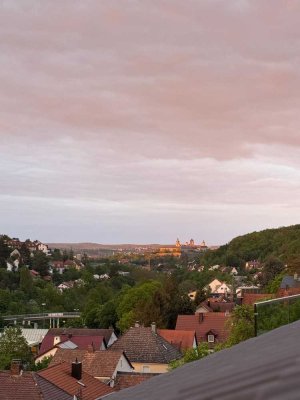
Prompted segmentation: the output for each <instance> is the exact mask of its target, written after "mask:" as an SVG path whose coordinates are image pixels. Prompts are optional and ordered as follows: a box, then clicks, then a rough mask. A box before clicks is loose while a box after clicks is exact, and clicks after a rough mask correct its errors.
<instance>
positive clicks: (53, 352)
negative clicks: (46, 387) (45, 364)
mask: <svg viewBox="0 0 300 400" xmlns="http://www.w3.org/2000/svg"><path fill="white" fill-rule="evenodd" d="M56 352H57V347H54V348H52V349H50V350H49V351H47V353H44V354H41V355H40V356H38V357H37V358H36V359H35V360H34V363H35V364H37V363H38V362H40V361H42V360H43V359H44V358H46V357H50V356H52V357H53V356H54V354H55V353H56Z"/></svg>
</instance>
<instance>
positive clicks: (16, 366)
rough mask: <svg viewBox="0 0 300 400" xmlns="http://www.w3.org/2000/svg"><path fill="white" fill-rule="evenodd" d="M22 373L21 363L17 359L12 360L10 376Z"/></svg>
mask: <svg viewBox="0 0 300 400" xmlns="http://www.w3.org/2000/svg"><path fill="white" fill-rule="evenodd" d="M21 371H22V363H21V360H19V359H13V360H12V361H11V364H10V374H11V375H20V374H21Z"/></svg>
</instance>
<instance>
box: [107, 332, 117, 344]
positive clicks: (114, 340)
mask: <svg viewBox="0 0 300 400" xmlns="http://www.w3.org/2000/svg"><path fill="white" fill-rule="evenodd" d="M117 340H118V338H117V336H116V334H115V333H114V332H113V333H112V334H111V337H110V339H109V341H108V343H107V347H110V346H111V345H112V344H113V343H115V342H116V341H117Z"/></svg>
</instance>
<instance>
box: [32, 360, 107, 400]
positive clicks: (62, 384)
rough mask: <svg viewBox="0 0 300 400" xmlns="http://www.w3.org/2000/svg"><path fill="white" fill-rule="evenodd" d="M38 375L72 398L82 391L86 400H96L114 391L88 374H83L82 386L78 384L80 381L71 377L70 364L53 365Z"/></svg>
mask: <svg viewBox="0 0 300 400" xmlns="http://www.w3.org/2000/svg"><path fill="white" fill-rule="evenodd" d="M37 375H39V376H40V377H42V378H44V379H46V380H47V381H48V382H51V383H52V384H53V385H55V386H57V387H58V388H60V389H61V390H63V391H65V392H66V393H68V394H70V395H72V396H74V395H77V394H78V393H79V392H80V390H81V391H82V395H83V398H84V400H95V399H97V398H98V397H100V396H104V395H106V394H109V393H112V392H113V391H114V390H113V389H112V388H110V387H109V386H107V385H105V384H104V383H102V382H100V381H99V380H98V379H95V378H93V377H92V376H91V375H89V374H87V373H86V372H82V379H80V382H81V384H80V383H78V380H77V379H76V378H73V377H72V376H71V364H69V363H62V364H56V365H53V366H52V367H49V368H46V369H44V370H42V371H39V372H37Z"/></svg>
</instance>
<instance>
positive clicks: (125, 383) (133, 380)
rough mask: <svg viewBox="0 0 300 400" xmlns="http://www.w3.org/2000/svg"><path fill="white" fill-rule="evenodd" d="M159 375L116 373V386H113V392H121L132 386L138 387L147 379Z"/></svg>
mask: <svg viewBox="0 0 300 400" xmlns="http://www.w3.org/2000/svg"><path fill="white" fill-rule="evenodd" d="M157 375H160V374H150V373H149V374H143V373H138V372H133V373H130V372H118V375H117V379H116V384H115V386H114V388H115V390H117V391H118V390H123V389H127V388H129V387H132V386H136V385H139V384H140V383H142V382H145V381H147V380H148V379H151V378H153V377H154V376H157Z"/></svg>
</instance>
